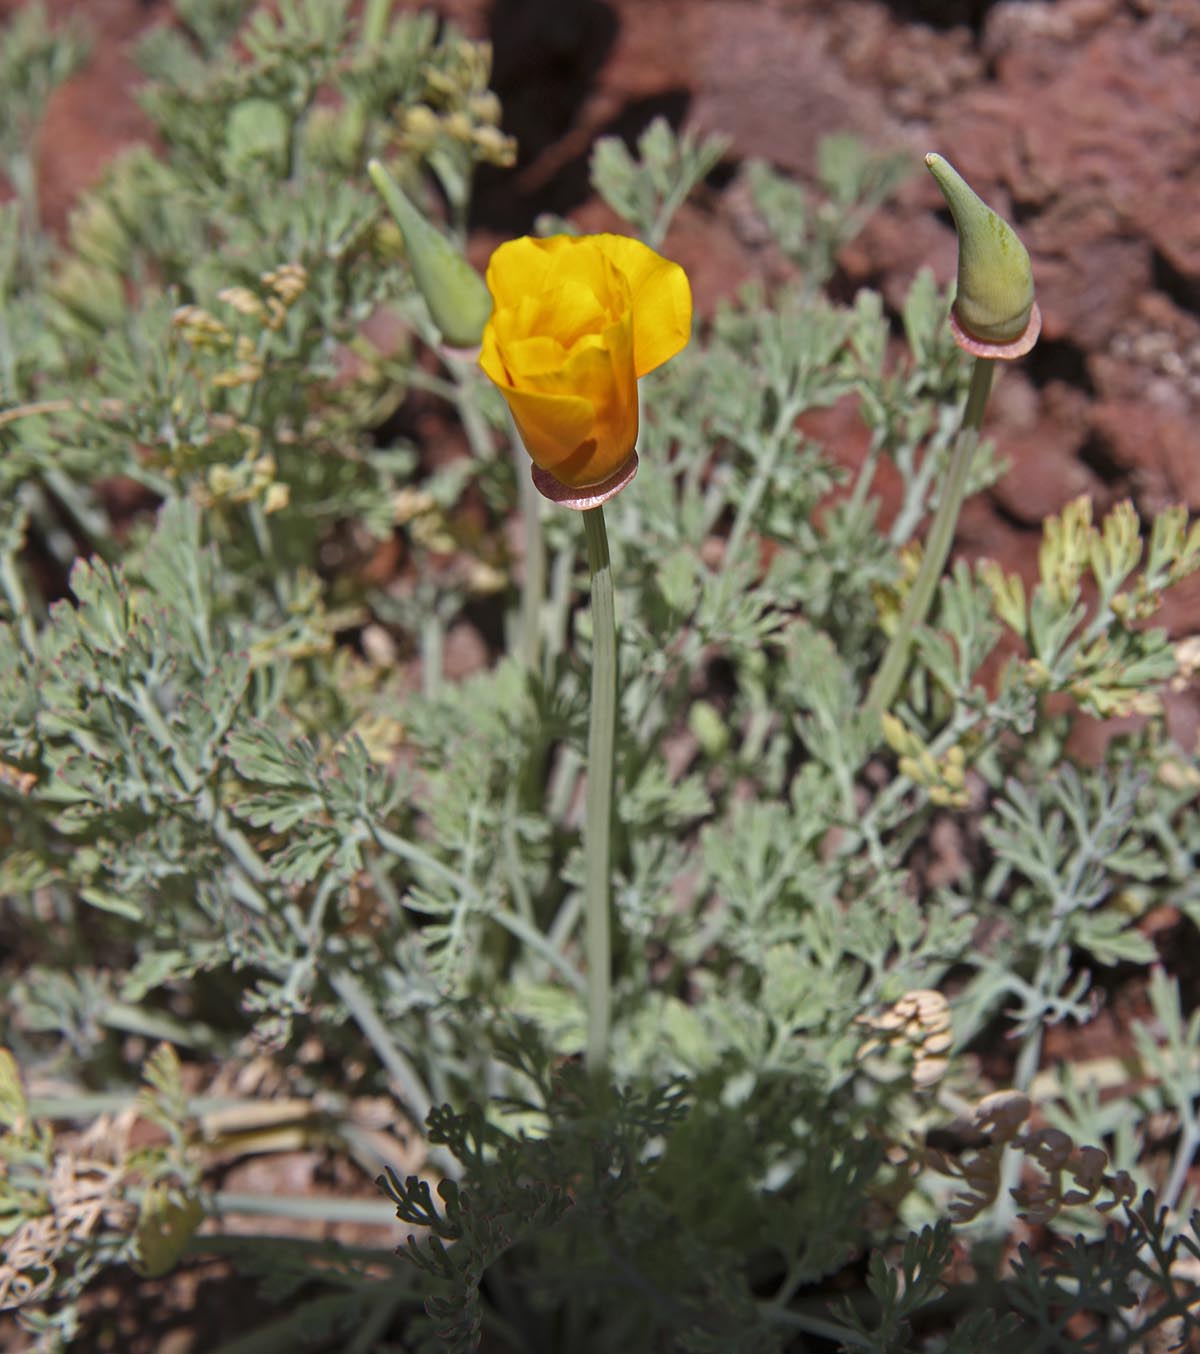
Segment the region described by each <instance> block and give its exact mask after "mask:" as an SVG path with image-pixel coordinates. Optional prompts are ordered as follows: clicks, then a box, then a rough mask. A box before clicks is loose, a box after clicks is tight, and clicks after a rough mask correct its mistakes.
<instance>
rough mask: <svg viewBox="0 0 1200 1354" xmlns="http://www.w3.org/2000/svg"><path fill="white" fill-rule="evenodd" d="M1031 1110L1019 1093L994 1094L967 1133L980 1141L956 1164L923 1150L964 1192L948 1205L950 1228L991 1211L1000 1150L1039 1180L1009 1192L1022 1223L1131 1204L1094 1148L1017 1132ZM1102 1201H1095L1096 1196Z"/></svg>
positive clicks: (1061, 1137) (1127, 1188) (1054, 1133)
mask: <svg viewBox="0 0 1200 1354" xmlns="http://www.w3.org/2000/svg"><path fill="white" fill-rule="evenodd" d="M1031 1110H1032V1105H1031V1103H1030V1100H1029V1097H1028V1096H1026V1095H1023V1094H1022V1093H1021V1092H1020V1091H996V1092H995V1093H994V1094H992V1095H989V1096H985V1097H984V1098H983V1099H982V1100H981V1101H980V1102H979V1103H978V1104H977V1105H976V1106H975V1110H974V1114H973V1116H972V1127H973V1128H974V1129H975V1131H976V1132H977V1133H980V1134H982V1135H983V1136H984V1138H985V1139H986V1141H985V1144H984V1146H982V1147H979V1148H975V1149H973V1150H971V1151H969V1152H967V1153H966V1154H964V1156H963V1157H962V1158H955V1157H952V1156H950V1155H949V1154H947V1153H945V1152H941V1151H937V1150H935V1149H927V1150H926V1159H927V1161H928V1162H929V1164H930V1165H932V1166H933V1167H934V1168H935V1169H936V1170H938V1171H940V1172H941V1173H942V1174H943V1175H947V1176H951V1177H953V1178H956V1179H959V1180H961V1181H962V1182H963V1184H964V1185H965V1186H966V1190H965V1192H964V1193H963V1194H961V1195H960V1196H959V1197H958V1198H956V1199H955V1200H954V1202H953V1203H952V1204H951V1205H950V1216H951V1217H952V1218H953V1219H954V1221H955V1222H958V1223H965V1222H971V1221H973V1220H974V1219H975V1218H977V1217H978V1216H979V1215H980V1213H982V1212H983V1211H984V1209H985V1208H989V1207H991V1205H992V1204H993V1203H995V1201H996V1197H997V1195H998V1194H999V1191H1000V1182H1001V1179H1002V1168H1001V1163H1002V1159H1003V1156H1004V1151H1005V1148H1007V1147H1011V1148H1012V1149H1013V1150H1014V1151H1017V1152H1020V1153H1022V1154H1023V1156H1024V1157H1025V1159H1026V1160H1027V1161H1028V1162H1030V1163H1031V1164H1033V1165H1034V1166H1036V1167H1038V1168H1039V1170H1040V1171H1041V1175H1040V1176H1039V1177H1037V1178H1035V1179H1034V1180H1032V1181H1030V1182H1029V1183H1028V1184H1024V1185H1020V1186H1018V1187H1017V1188H1016V1189H1014V1190H1013V1198H1014V1199H1016V1201H1017V1203H1018V1205H1019V1206H1020V1210H1021V1211H1020V1216H1021V1217H1022V1218H1024V1219H1025V1220H1026V1221H1027V1222H1031V1223H1038V1224H1044V1223H1048V1222H1052V1221H1053V1220H1054V1218H1056V1217H1057V1216H1058V1214H1059V1213H1060V1212H1062V1210H1063V1209H1064V1208H1072V1207H1075V1206H1078V1205H1081V1204H1092V1205H1094V1207H1095V1208H1096V1209H1098V1210H1099V1211H1100V1212H1101V1213H1108V1212H1110V1211H1111V1210H1112V1209H1114V1208H1116V1207H1117V1206H1118V1205H1120V1204H1123V1203H1129V1202H1131V1201H1132V1200H1133V1199H1134V1198H1135V1197H1136V1195H1137V1186H1136V1185H1135V1184H1134V1182H1133V1179H1132V1177H1131V1176H1130V1175H1129V1173H1128V1171H1115V1172H1113V1173H1111V1174H1110V1173H1109V1172H1108V1155H1107V1153H1105V1152H1104V1151H1102V1150H1101V1149H1100V1148H1099V1147H1087V1146H1084V1147H1079V1146H1076V1144H1075V1142H1074V1140H1073V1139H1072V1138H1071V1136H1070V1135H1069V1134H1067V1133H1064V1132H1063V1131H1062V1130H1061V1129H1057V1128H1030V1129H1023V1128H1022V1125H1024V1123H1025V1122H1026V1120H1027V1119H1028V1118H1029V1115H1030V1112H1031ZM1102 1194H1103V1195H1105V1196H1106V1197H1103V1198H1101V1197H1100V1196H1101V1195H1102Z"/></svg>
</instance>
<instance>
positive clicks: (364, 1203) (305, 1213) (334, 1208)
mask: <svg viewBox="0 0 1200 1354" xmlns="http://www.w3.org/2000/svg"><path fill="white" fill-rule="evenodd" d="M207 1202H208V1204H209V1208H208V1211H209V1212H211V1213H215V1214H216V1215H217V1216H218V1217H219V1216H221V1215H222V1214H225V1213H249V1214H253V1215H254V1216H256V1217H270V1218H306V1219H310V1220H315V1221H320V1222H357V1223H362V1224H365V1225H366V1226H368V1227H394V1226H395V1225H396V1209H395V1207H394V1205H392V1204H389V1203H387V1202H386V1201H384V1200H378V1201H376V1200H374V1199H331V1198H318V1197H316V1196H314V1195H298V1194H235V1193H232V1192H231V1191H229V1190H218V1191H217V1192H216V1193H215V1194H213V1195H211V1196H210V1197H209V1199H208V1201H207ZM203 1245H204V1238H203V1237H200V1238H198V1239H197V1246H198V1247H202V1246H203Z"/></svg>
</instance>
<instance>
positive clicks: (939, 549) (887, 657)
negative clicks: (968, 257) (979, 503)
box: [864, 357, 996, 729]
mask: <svg viewBox="0 0 1200 1354" xmlns="http://www.w3.org/2000/svg"><path fill="white" fill-rule="evenodd" d="M995 367H996V363H995V360H994V359H992V358H987V357H977V358H976V359H975V366H974V368H973V369H972V371H971V386H970V389H969V391H968V392H967V404H966V408H965V409H964V411H963V420H962V426H961V427H960V428H959V431H958V437H957V438H956V439H955V443H954V451H953V452H952V453H951V457H950V467H949V470H948V471H947V474H946V482H945V484H944V485H943V486H942V496H941V501H940V502H939V503H938V508H937V512H936V514H935V515H934V519H933V525H932V527H930V529H929V539H928V541H927V542H926V543H925V553H924V555H923V556H922V559H921V567H920V568H919V569H918V571H917V576H916V578H915V580H914V581H913V585H912V588H911V590H910V591H909V594H908V598H907V600H906V601H905V603H904V610H903V611H902V612H901V615H900V622H899V624H898V625H897V627H896V633H895V634H894V635H893V636H892V641H891V643H890V644H889V645H888V648H887V652H886V653H885V654H884V657H883V663H882V664H881V665H880V668H879V671H878V672H877V673H876V674H875V680H874V681H873V682H872V683H871V690H870V692H869V693H868V695H867V702H866V705H865V707H864V715H865V717H866V720H867V727H868V728H870V729H875V728H878V727H879V724H880V720H881V719H882V717H883V715H884V712H885V711H886V710H888V709H889V708H890V706H891V703H892V701H893V700H895V698H896V692H897V691H898V690H899V689H900V683H901V681H902V680H903V679H904V673H905V669H906V668H907V667H908V659H909V654H910V652H911V650H912V641H913V635H914V634H915V633H916V631H917V628H918V626H920V625H922V624H924V621H925V617H926V616H927V615H928V614H929V607H930V604H931V603H932V601H933V596H934V593H935V592H936V591H937V585H938V580H939V579H940V578H941V576H942V570H943V569H944V568H945V567H946V560H947V558H948V557H949V554H950V547H951V545H952V544H953V542H954V528H955V525H956V524H957V522H958V514H959V512H960V511H961V510H962V505H963V499H964V498H965V497H966V492H967V481H968V479H969V478H970V470H971V462H972V460H973V459H974V456H975V448H976V447H977V446H978V445H979V430H980V427H981V426H982V424H983V411H984V409H985V408H986V407H987V400H988V395H989V393H990V392H991V389H992V376H993V374H994V372H995Z"/></svg>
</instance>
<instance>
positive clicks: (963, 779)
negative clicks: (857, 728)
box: [883, 714, 971, 809]
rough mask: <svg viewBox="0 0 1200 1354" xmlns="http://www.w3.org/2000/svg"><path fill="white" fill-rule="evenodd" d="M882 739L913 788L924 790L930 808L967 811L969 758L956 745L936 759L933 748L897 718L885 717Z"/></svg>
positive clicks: (968, 801) (894, 716)
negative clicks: (935, 806)
mask: <svg viewBox="0 0 1200 1354" xmlns="http://www.w3.org/2000/svg"><path fill="white" fill-rule="evenodd" d="M883 736H884V737H885V738H886V739H887V741H888V746H889V747H890V748H891V749H892V751H893V752H895V753H897V754H898V755H899V757H900V761H899V764H898V768H899V771H900V774H901V775H902V776H907V777H908V778H909V780H911V781H912V782H913V784H914V785H920V786H922V787H923V788H924V789H925V790H926V791H927V793H928V795H929V801H930V803H931V804H936V805H937V806H938V807H939V808H945V809H965V808H966V807H967V805H968V804H969V803H970V802H971V796H970V793H969V792H968V790H967V754H966V752H965V750H964V749H963V747H962V746H961V745H960V744H958V743H955V744H953V745H952V746H951V747H949V748H947V749H946V751H945V752H944V753H943V754H942V755H941V756H940V757H935V756H934V754H933V752H932V751H931V750H930V748H929V747H928V746H927V745H926V744H925V743H924V742H923V741H922V740H921V738H920V737H918V735H917V734H915V733H913V732H912V730H911V729H909V728H907V727H906V726H905V724H904V722H903V721H902V720H900V719H899V718H898V717H897V716H896V715H892V714H885V715H884V716H883Z"/></svg>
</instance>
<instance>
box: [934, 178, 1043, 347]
mask: <svg viewBox="0 0 1200 1354" xmlns="http://www.w3.org/2000/svg"><path fill="white" fill-rule="evenodd" d="M925 164H926V167H927V168H928V169H929V172H930V173H931V174H932V175H933V177H934V178H935V179H936V180H937V184H938V187H939V188H940V189H941V190H942V196H943V197H944V198H945V199H946V202H947V204H948V205H949V207H950V214H951V215H952V216H953V217H954V225H955V227H956V229H957V231H958V295H957V297H956V299H955V302H954V309H955V313H956V314H957V317H958V322H959V324H960V325H961V327H962V328H963V330H965V331H966V334H967V336H968V337H970V338H973V339H977V340H979V341H981V342H983V343H987V344H1004V343H1015V342H1016V341H1017V340H1019V339H1021V338H1022V337H1023V336H1024V335H1025V334H1026V331H1027V330H1028V328H1029V325H1030V321H1031V319H1032V317H1033V312H1034V302H1033V269H1032V267H1031V266H1030V263H1029V253H1028V251H1027V250H1026V248H1025V246H1024V245H1023V244H1022V243H1021V241H1020V240H1019V239H1018V238H1017V234H1016V231H1014V230H1013V228H1012V227H1011V226H1010V225H1009V224H1008V222H1007V221H1005V220H1003V219H1002V218H1001V217H999V216H997V215H996V213H995V212H994V211H992V209H991V208H990V207H989V206H988V205H987V203H986V202H984V201H983V199H982V198H981V197H979V195H978V194H977V193H976V192H975V191H974V190H973V189H972V188H971V187H970V185H969V184H968V183H967V181H966V180H965V179H964V178H963V177H962V175H961V174H959V172H958V171H957V170H956V169H955V168H954V166H953V165H952V164H950V163H949V161H947V160H944V159H942V157H941V156H940V155H927V156H926V157H925Z"/></svg>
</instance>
